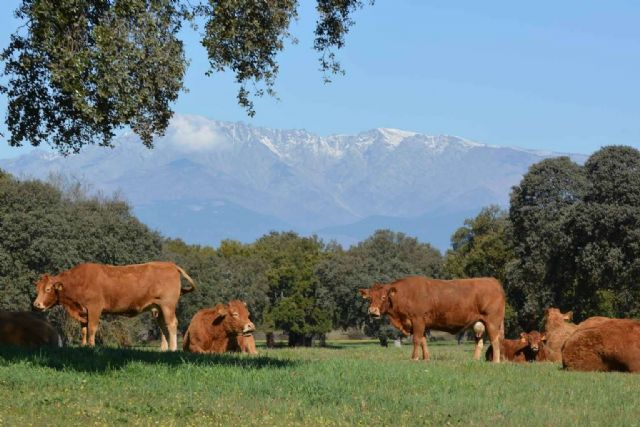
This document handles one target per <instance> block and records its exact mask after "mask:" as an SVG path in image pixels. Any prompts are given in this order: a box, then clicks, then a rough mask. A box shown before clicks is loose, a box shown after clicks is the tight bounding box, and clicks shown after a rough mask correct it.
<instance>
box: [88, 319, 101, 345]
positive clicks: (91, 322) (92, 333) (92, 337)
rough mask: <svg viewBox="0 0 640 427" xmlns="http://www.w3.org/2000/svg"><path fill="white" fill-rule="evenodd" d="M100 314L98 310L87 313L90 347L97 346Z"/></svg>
mask: <svg viewBox="0 0 640 427" xmlns="http://www.w3.org/2000/svg"><path fill="white" fill-rule="evenodd" d="M100 314H101V312H100V311H98V310H95V311H89V312H88V313H87V317H88V321H87V335H88V341H89V347H95V345H96V331H97V330H98V324H99V323H100Z"/></svg>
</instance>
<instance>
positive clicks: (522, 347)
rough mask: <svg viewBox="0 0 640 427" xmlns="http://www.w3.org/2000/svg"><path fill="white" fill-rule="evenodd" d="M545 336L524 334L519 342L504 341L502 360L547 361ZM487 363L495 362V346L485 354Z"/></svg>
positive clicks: (521, 361) (536, 333)
mask: <svg viewBox="0 0 640 427" xmlns="http://www.w3.org/2000/svg"><path fill="white" fill-rule="evenodd" d="M545 340H546V338H545V336H544V334H541V333H540V332H538V331H531V332H528V333H527V332H523V333H521V334H520V338H519V339H517V340H507V339H504V340H502V342H501V343H500V359H501V360H503V361H504V360H509V361H512V362H517V363H524V362H534V361H537V362H542V361H545V360H546V359H547V356H546V349H545V345H544V341H545ZM485 359H486V360H487V361H489V360H493V346H492V345H491V346H489V348H488V349H487V352H486V353H485Z"/></svg>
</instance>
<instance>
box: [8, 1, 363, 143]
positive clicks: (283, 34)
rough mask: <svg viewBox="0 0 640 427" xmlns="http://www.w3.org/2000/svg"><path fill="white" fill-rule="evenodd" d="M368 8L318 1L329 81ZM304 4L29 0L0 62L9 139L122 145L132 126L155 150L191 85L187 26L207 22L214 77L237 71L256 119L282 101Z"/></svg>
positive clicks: (318, 45) (319, 47) (243, 100)
mask: <svg viewBox="0 0 640 427" xmlns="http://www.w3.org/2000/svg"><path fill="white" fill-rule="evenodd" d="M361 6H362V1H361V0H317V6H316V8H317V11H318V21H317V24H316V30H315V42H314V46H313V47H314V49H315V50H316V51H318V52H319V53H320V69H321V70H322V72H323V73H324V75H325V80H327V81H328V80H329V78H328V74H332V73H333V74H335V73H340V72H342V69H341V67H340V64H339V62H338V61H337V60H336V56H335V53H334V49H340V48H341V47H343V45H344V43H345V35H346V34H347V33H348V31H349V28H350V27H351V26H352V25H353V21H352V19H351V15H352V13H353V12H354V11H355V10H356V9H358V8H360V7H361ZM297 7H298V1H297V0H263V1H255V0H209V1H208V2H206V3H196V4H194V5H192V4H191V2H190V1H188V0H23V1H22V4H21V5H20V6H19V7H18V9H17V10H16V12H15V15H16V17H17V18H18V19H19V20H21V21H23V22H24V26H23V27H22V28H23V30H18V31H17V32H16V33H15V34H13V35H12V37H11V40H10V43H9V46H8V47H6V48H5V49H4V50H3V52H2V54H1V55H0V58H1V59H2V61H3V62H4V63H5V66H4V72H3V74H4V76H5V77H7V78H8V84H6V85H2V86H0V92H2V93H5V94H6V95H7V97H8V111H7V120H6V122H7V127H8V129H9V132H10V134H11V136H10V138H9V143H10V144H11V145H12V146H20V145H22V144H23V143H24V142H29V143H30V144H32V145H34V146H37V145H40V144H41V143H48V144H50V145H52V146H53V147H54V148H56V149H57V150H58V151H59V152H61V153H65V154H66V153H70V152H77V151H79V150H80V149H81V148H82V147H83V146H84V145H86V144H95V143H98V144H100V145H104V146H110V145H111V143H112V140H113V137H114V135H115V131H116V130H118V129H120V128H123V127H129V128H131V129H132V130H133V131H134V132H135V133H136V134H137V135H139V136H140V138H141V140H142V142H143V144H144V145H146V146H147V147H152V144H153V138H154V136H161V135H163V134H164V132H165V130H166V128H167V126H168V123H169V119H170V118H171V116H172V115H173V111H172V110H171V108H170V104H171V103H172V102H173V101H175V100H176V99H177V97H178V94H179V92H180V91H181V90H183V88H184V87H183V78H184V73H185V70H186V67H187V60H186V58H185V55H184V50H183V43H182V41H181V40H179V39H178V32H179V30H180V28H181V27H182V25H183V24H185V23H190V24H193V25H195V24H196V23H203V27H204V32H203V38H202V40H201V43H202V45H203V46H204V47H205V49H206V50H207V55H208V59H209V64H210V70H209V72H208V74H212V73H215V72H219V71H224V70H230V71H231V72H233V73H234V74H235V77H236V82H237V83H238V85H239V86H240V87H239V90H238V102H239V104H240V105H241V106H243V107H244V108H245V109H246V110H247V112H248V114H249V115H250V116H253V115H254V113H255V111H254V108H253V101H252V96H262V95H263V94H264V93H267V94H269V95H272V96H275V91H274V84H275V79H276V76H277V74H278V64H277V61H276V56H277V54H278V53H279V52H280V51H282V50H283V48H284V44H285V41H286V40H287V39H290V40H291V39H292V36H291V34H290V33H289V26H290V24H291V21H292V20H294V19H295V18H296V17H297Z"/></svg>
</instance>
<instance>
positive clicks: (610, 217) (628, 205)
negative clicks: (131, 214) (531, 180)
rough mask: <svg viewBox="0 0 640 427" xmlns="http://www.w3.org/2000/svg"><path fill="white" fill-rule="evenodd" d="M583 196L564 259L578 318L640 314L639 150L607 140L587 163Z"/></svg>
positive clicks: (570, 220) (568, 225) (569, 225)
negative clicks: (586, 183) (586, 188)
mask: <svg viewBox="0 0 640 427" xmlns="http://www.w3.org/2000/svg"><path fill="white" fill-rule="evenodd" d="M584 168H585V172H586V176H587V179H588V180H589V182H590V184H591V185H590V188H589V192H588V193H587V194H586V196H585V202H584V203H582V204H579V205H576V206H575V207H574V208H573V209H571V210H570V212H569V215H568V217H567V220H566V222H565V226H564V232H565V233H566V234H567V235H569V236H571V245H570V246H569V247H568V248H567V253H566V256H565V257H564V259H563V261H564V262H565V263H566V264H567V265H570V266H571V267H572V268H571V274H572V276H573V279H574V281H573V283H572V285H573V286H572V287H571V290H572V297H573V301H574V302H575V307H576V310H575V311H576V315H577V317H578V319H583V318H585V317H589V316H593V315H604V316H611V317H638V316H640V303H639V301H640V243H639V242H640V151H638V150H636V149H634V148H631V147H624V146H609V147H604V148H602V149H601V150H599V151H597V152H595V153H594V154H593V155H591V157H589V159H588V160H587V162H586V163H585V166H584Z"/></svg>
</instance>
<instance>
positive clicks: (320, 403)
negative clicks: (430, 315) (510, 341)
mask: <svg viewBox="0 0 640 427" xmlns="http://www.w3.org/2000/svg"><path fill="white" fill-rule="evenodd" d="M329 344H330V345H331V347H330V348H295V349H277V350H267V349H263V348H259V352H260V355H259V356H258V357H247V356H243V355H239V354H238V355H236V354H228V355H202V356H201V355H193V354H185V353H182V352H179V353H173V354H169V353H159V352H156V351H141V350H115V349H111V348H96V349H95V350H93V349H77V348H67V349H61V350H49V349H43V350H41V351H36V352H29V351H25V350H17V349H7V348H3V349H0V420H2V423H3V424H7V425H30V424H33V425H44V424H46V425H86V424H92V425H93V424H98V425H113V424H131V425H153V424H161V425H247V426H265V425H281V426H292V425H296V426H307V425H308V426H329V425H331V426H352V425H400V426H405V425H447V424H456V425H472V426H475V425H528V426H549V425H610V424H615V425H620V426H631V425H636V424H637V421H638V419H639V418H640V409H639V407H638V405H637V400H638V398H637V388H638V377H637V376H635V375H630V374H603V373H577V372H565V371H562V370H561V369H560V368H559V366H558V365H557V364H552V363H533V364H527V365H526V366H525V365H522V364H514V363H503V364H500V365H497V366H493V365H492V364H490V363H486V362H474V361H472V360H471V356H472V353H473V346H472V345H460V346H458V345H455V344H454V343H450V344H444V345H443V344H441V343H429V348H430V352H431V356H432V359H433V360H432V361H431V362H429V363H426V364H425V363H416V362H411V361H409V355H410V352H411V346H410V345H405V346H403V347H402V348H400V349H398V348H395V347H393V346H390V347H388V348H383V347H380V346H379V345H377V344H375V343H368V344H362V343H359V342H356V343H354V342H350V343H331V342H330V343H329Z"/></svg>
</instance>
